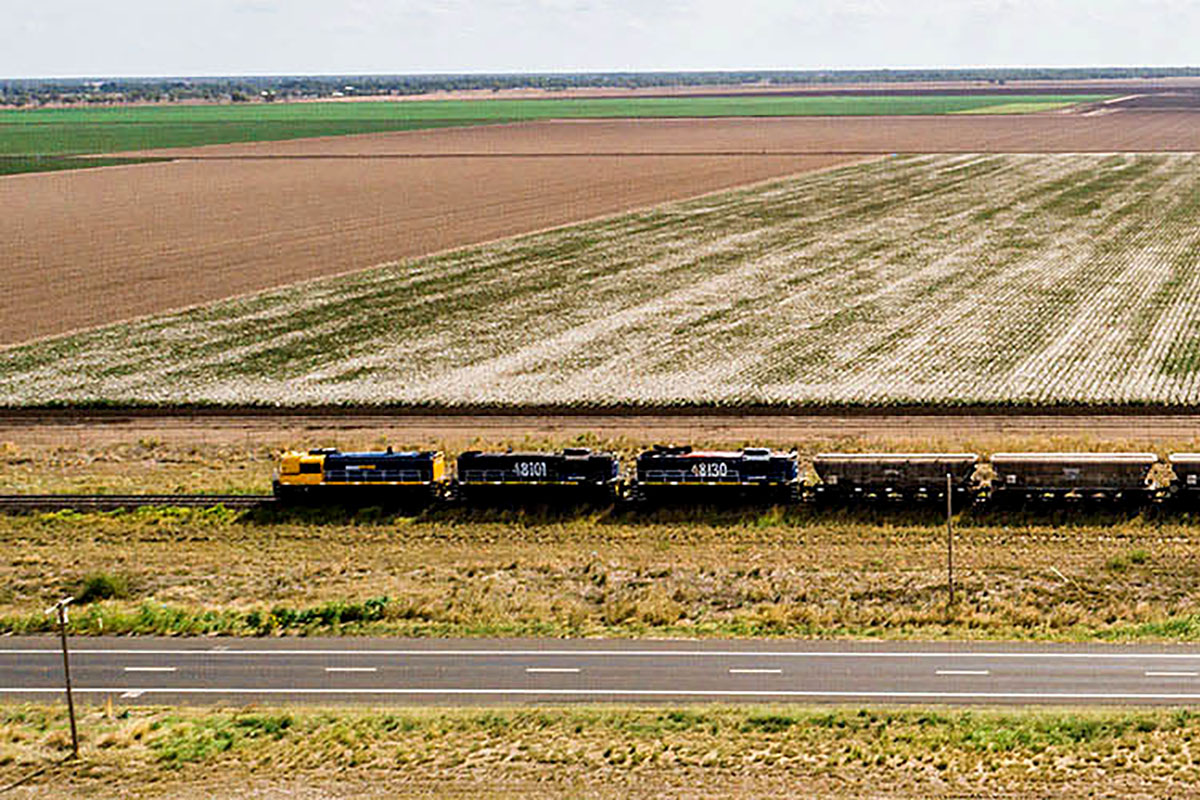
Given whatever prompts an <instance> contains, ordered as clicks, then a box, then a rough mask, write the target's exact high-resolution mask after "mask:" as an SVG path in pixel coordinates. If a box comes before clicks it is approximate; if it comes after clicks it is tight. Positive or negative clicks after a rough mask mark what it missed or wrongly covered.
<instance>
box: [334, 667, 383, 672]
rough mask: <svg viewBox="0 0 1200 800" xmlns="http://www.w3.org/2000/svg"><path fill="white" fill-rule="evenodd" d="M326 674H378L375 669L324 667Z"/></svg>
mask: <svg viewBox="0 0 1200 800" xmlns="http://www.w3.org/2000/svg"><path fill="white" fill-rule="evenodd" d="M325 671H326V672H378V671H379V669H378V668H377V667H326V668H325Z"/></svg>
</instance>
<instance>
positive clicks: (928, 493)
mask: <svg viewBox="0 0 1200 800" xmlns="http://www.w3.org/2000/svg"><path fill="white" fill-rule="evenodd" d="M978 464H979V456H977V455H976V454H975V453H818V454H817V455H816V457H814V458H813V470H814V471H815V472H816V473H817V477H818V478H820V482H819V483H818V484H817V485H816V486H814V487H813V496H814V497H815V498H816V499H817V500H819V501H823V502H827V503H837V504H849V503H855V502H869V503H870V502H899V503H925V502H933V501H937V502H942V503H944V502H945V501H946V494H947V476H949V493H950V497H951V499H952V502H953V503H954V505H955V506H959V505H966V504H968V503H969V502H971V501H972V500H973V499H974V485H973V480H974V475H975V469H976V467H977V466H978Z"/></svg>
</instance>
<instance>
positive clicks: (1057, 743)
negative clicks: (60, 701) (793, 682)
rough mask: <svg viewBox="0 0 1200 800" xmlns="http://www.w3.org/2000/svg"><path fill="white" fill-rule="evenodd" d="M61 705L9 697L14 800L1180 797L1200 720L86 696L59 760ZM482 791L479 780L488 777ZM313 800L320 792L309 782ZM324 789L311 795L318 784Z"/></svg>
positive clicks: (1185, 715)
mask: <svg viewBox="0 0 1200 800" xmlns="http://www.w3.org/2000/svg"><path fill="white" fill-rule="evenodd" d="M66 725H67V721H66V715H65V711H64V710H63V709H62V708H61V707H53V708H51V707H43V706H8V707H0V784H5V783H7V782H10V781H16V780H19V779H20V778H22V777H24V776H26V775H29V774H31V773H32V772H34V771H36V770H38V769H40V768H42V767H43V766H47V765H50V766H49V768H48V769H47V771H46V772H45V773H43V774H40V775H38V776H36V777H34V778H33V779H32V780H31V781H30V782H29V783H28V784H26V785H25V786H24V787H23V788H22V789H18V790H17V792H16V793H15V794H14V795H13V796H15V797H64V796H68V797H69V796H89V797H90V796H95V795H96V794H97V793H102V794H106V795H117V794H119V795H121V796H122V797H140V798H148V797H162V796H170V797H193V796H196V797H200V796H204V797H211V796H214V794H215V795H222V794H225V793H227V792H228V793H237V794H246V793H248V792H250V791H255V792H259V793H261V794H263V795H265V796H274V795H284V794H286V793H287V792H288V791H294V790H296V789H297V788H299V787H304V788H305V789H306V790H308V791H309V792H313V791H315V792H316V793H317V794H318V795H320V796H327V795H326V794H325V793H329V794H330V795H332V796H347V797H350V796H363V795H370V796H395V795H397V794H406V793H414V794H417V793H428V792H431V791H432V792H435V793H443V794H444V793H451V794H456V793H459V792H468V791H472V790H474V791H480V790H486V793H487V794H488V796H498V795H499V796H518V795H520V796H543V795H555V796H562V795H563V793H564V792H565V793H567V794H580V795H587V796H595V795H600V796H613V797H616V796H647V795H654V794H657V793H661V792H667V793H669V794H674V793H677V792H680V791H685V792H687V793H688V794H689V795H692V796H696V795H700V796H709V795H718V794H719V795H722V796H729V795H730V794H737V793H739V792H745V793H749V794H761V793H766V794H771V795H776V794H781V793H782V794H789V795H790V794H792V793H794V792H795V791H796V790H797V788H798V787H803V790H804V793H805V794H806V795H809V796H815V795H820V796H847V797H849V796H853V797H862V796H864V795H875V794H878V793H879V792H881V791H882V792H886V793H887V794H888V795H889V796H900V797H928V796H931V795H943V794H954V795H972V796H977V795H979V794H980V793H982V794H986V795H988V796H994V795H1004V796H1017V795H1019V796H1039V795H1040V796H1048V795H1059V796H1062V795H1073V796H1083V795H1088V796H1093V795H1094V793H1095V791H1096V790H1097V789H1098V788H1099V789H1100V791H1101V795H1102V796H1113V797H1117V796H1121V797H1128V796H1142V794H1144V793H1147V794H1148V793H1153V794H1161V795H1164V796H1182V795H1183V794H1187V793H1190V792H1191V791H1192V790H1193V789H1194V786H1195V781H1196V780H1197V779H1200V750H1197V749H1196V742H1197V740H1200V716H1197V715H1195V714H1194V713H1192V712H1190V711H1187V710H1163V711H1140V710H1139V711H1119V710H1108V711H1099V710H1096V711H1063V710H1033V711H1000V710H970V711H966V710H960V711H923V710H908V709H906V710H899V709H869V710H868V709H863V710H855V709H837V710H827V709H814V708H804V707H795V706H761V707H753V708H750V707H739V706H695V707H690V708H684V709H676V710H670V709H660V708H646V707H640V708H622V707H603V708H601V707H591V706H582V707H572V708H560V707H548V708H538V709H508V708H498V709H490V710H465V709H462V710H460V709H430V710H421V709H406V708H398V709H388V710H376V711H358V710H347V709H336V710H332V709H331V710H310V709H296V708H291V709H287V710H279V709H271V708H255V709H245V710H236V709H218V710H212V711H209V710H193V709H157V708H123V709H119V710H118V709H114V708H113V707H112V706H108V707H96V706H92V707H86V708H85V709H84V711H83V714H82V722H81V729H82V731H83V732H84V744H83V759H82V761H81V762H80V763H77V764H75V765H61V766H59V765H57V762H58V760H59V759H61V758H62V757H63V755H64V754H65V753H66V752H67V749H68V748H69V745H70V736H69V733H68V731H67V727H66ZM485 787H486V789H485ZM303 796H309V795H308V794H307V793H306V794H304V795H303ZM314 796H316V795H314Z"/></svg>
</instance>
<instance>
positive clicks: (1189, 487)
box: [1168, 453, 1200, 504]
mask: <svg viewBox="0 0 1200 800" xmlns="http://www.w3.org/2000/svg"><path fill="white" fill-rule="evenodd" d="M1168 460H1169V461H1170V463H1171V471H1172V472H1173V473H1174V474H1175V478H1174V480H1172V481H1171V486H1170V493H1171V498H1172V499H1174V500H1176V501H1179V502H1183V503H1189V504H1194V503H1196V502H1197V501H1200V453H1172V454H1171V455H1170V456H1169V457H1168Z"/></svg>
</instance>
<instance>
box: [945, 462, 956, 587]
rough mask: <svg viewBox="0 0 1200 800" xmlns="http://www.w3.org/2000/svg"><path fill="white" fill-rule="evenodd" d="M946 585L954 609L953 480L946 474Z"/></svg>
mask: <svg viewBox="0 0 1200 800" xmlns="http://www.w3.org/2000/svg"><path fill="white" fill-rule="evenodd" d="M946 585H947V586H948V587H949V588H950V603H949V604H948V605H947V610H949V609H951V608H954V480H953V478H951V476H950V473H949V472H947V473H946Z"/></svg>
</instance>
